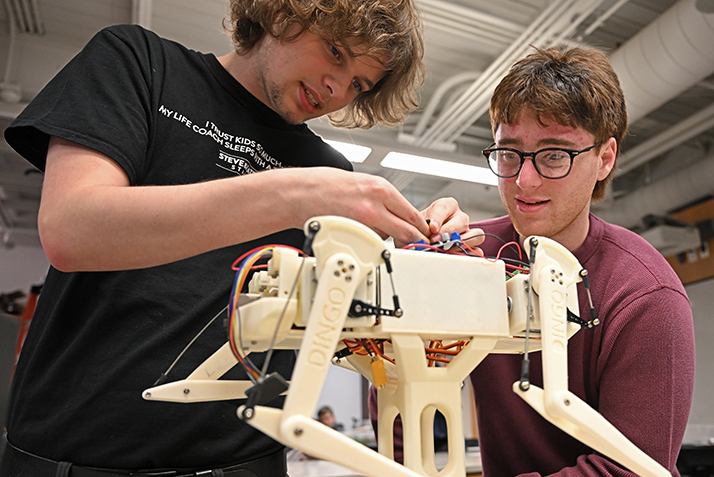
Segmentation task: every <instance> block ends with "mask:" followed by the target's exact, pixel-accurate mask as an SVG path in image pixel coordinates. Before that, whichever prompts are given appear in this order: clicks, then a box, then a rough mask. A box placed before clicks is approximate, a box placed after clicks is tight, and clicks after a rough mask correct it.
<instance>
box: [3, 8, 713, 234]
mask: <svg viewBox="0 0 714 477" xmlns="http://www.w3.org/2000/svg"><path fill="white" fill-rule="evenodd" d="M3 1H4V5H3V6H2V7H0V73H2V74H3V78H2V80H1V82H0V83H1V84H0V129H4V128H5V127H6V126H7V125H8V124H9V122H10V121H11V120H12V119H13V118H14V117H15V116H16V115H17V114H18V113H19V112H20V111H21V110H22V108H23V107H24V105H25V104H27V102H29V101H30V100H31V99H32V98H33V97H34V95H35V94H36V93H37V92H38V91H39V90H40V89H41V88H42V87H43V86H44V85H45V84H46V83H47V81H49V79H50V78H51V77H52V76H54V75H55V74H56V73H57V72H58V71H59V69H60V68H61V67H62V66H63V65H64V64H66V63H67V62H68V61H69V60H70V59H71V58H72V56H74V55H75V54H76V53H77V52H78V51H79V50H80V49H81V48H82V46H83V45H84V44H85V43H86V42H87V41H88V40H89V39H90V38H91V36H92V35H93V34H94V33H96V32H97V31H98V30H99V29H101V28H102V27H104V26H107V25H111V24H116V23H129V22H134V23H140V24H142V25H144V26H146V27H148V28H150V29H152V30H154V31H156V32H157V33H158V34H160V35H162V36H164V37H167V38H170V39H173V40H177V41H179V42H180V43H183V44H184V45H186V46H188V47H189V48H192V49H196V50H199V51H204V52H212V53H215V54H217V55H221V54H225V53H226V52H228V51H230V49H231V45H230V43H229V41H228V39H227V37H226V36H225V35H224V34H223V32H222V19H223V16H224V15H225V12H226V5H227V1H225V0H133V1H132V0H3ZM416 3H417V5H418V6H419V7H420V9H421V12H422V17H423V21H424V33H425V39H426V51H425V60H426V66H427V77H426V82H425V84H424V87H423V89H422V91H421V106H420V108H419V109H418V110H417V111H416V112H414V113H413V114H412V115H410V116H409V118H408V120H407V121H406V123H405V124H403V125H402V126H400V127H398V128H384V127H376V128H373V129H372V130H369V131H360V130H351V131H343V130H338V129H335V128H332V127H331V126H330V125H329V124H328V123H327V121H325V120H315V121H312V122H311V127H312V128H313V129H314V130H315V131H316V132H317V133H318V134H321V135H322V136H324V137H325V138H326V139H334V140H341V141H347V142H354V143H357V144H364V145H367V146H370V147H371V148H372V153H371V155H370V156H369V157H368V158H367V159H366V160H365V161H364V162H363V163H360V164H356V165H355V168H356V169H357V170H358V171H362V172H369V173H372V174H378V175H381V176H384V177H386V178H387V179H388V180H389V181H391V182H392V183H393V184H394V185H395V186H396V187H397V188H398V189H399V190H401V191H402V193H403V194H404V195H405V196H406V197H407V198H408V199H409V200H410V201H411V202H412V203H413V204H414V205H415V206H416V207H419V208H422V207H425V206H427V205H428V204H429V203H430V202H431V201H433V200H434V199H436V198H438V197H444V196H453V197H455V198H457V199H458V200H459V202H460V204H461V206H462V208H463V209H464V210H466V211H467V212H468V213H469V214H470V215H471V217H472V218H473V219H474V220H478V219H483V218H488V217H493V216H496V215H500V214H502V213H503V208H502V206H501V202H500V199H499V196H498V191H497V190H496V188H495V187H493V186H487V185H482V184H476V183H470V182H465V181H461V180H451V179H444V178H439V177H436V176H432V175H424V174H417V173H411V172H403V171H397V170H394V169H386V168H383V167H381V166H380V161H381V160H382V158H383V157H384V155H385V154H386V153H387V152H389V151H399V152H405V153H411V154H416V155H420V156H428V157H433V158H440V159H445V160H449V161H454V162H460V163H465V164H472V165H478V166H486V163H485V159H484V158H483V157H482V156H481V155H480V152H479V151H480V150H481V149H482V148H485V147H488V146H489V145H490V144H491V142H492V138H491V132H490V128H489V121H488V100H489V98H490V95H491V92H492V91H493V88H494V87H495V85H496V84H497V82H498V81H499V80H500V78H501V77H502V76H503V75H504V74H505V71H506V69H507V68H508V66H510V64H512V63H513V61H514V60H515V59H517V58H520V57H522V56H524V55H525V54H527V53H528V52H529V51H530V50H531V47H530V46H529V45H535V46H539V47H543V46H550V45H556V44H567V45H572V46H575V45H581V46H588V47H594V48H598V49H601V50H603V51H604V52H606V53H607V54H608V55H610V57H611V60H612V63H613V66H614V67H615V70H616V71H617V72H618V75H619V76H620V79H621V82H622V86H623V90H624V91H625V95H626V98H627V103H628V111H629V115H630V118H631V123H630V134H629V136H628V138H627V139H626V141H625V143H624V144H623V148H622V152H623V154H622V156H621V158H620V162H619V167H620V170H619V171H618V174H617V176H616V178H615V180H614V181H613V184H612V187H611V190H610V192H609V198H608V199H607V200H605V201H602V202H599V203H596V204H594V206H593V210H594V211H595V212H596V213H597V214H598V215H600V216H601V217H603V218H605V219H606V220H609V221H611V222H614V223H617V224H620V225H622V226H625V227H628V228H631V229H638V228H639V227H642V225H643V218H644V217H645V216H646V215H648V214H654V215H658V216H666V215H668V214H670V213H673V212H676V211H678V210H681V209H683V208H686V207H688V206H690V205H692V204H694V203H697V202H700V201H703V200H706V199H707V198H710V197H712V196H714V47H713V46H714V0H696V1H695V0H680V1H675V0H499V1H493V0H458V1H456V0H455V1H444V0H416ZM11 9H12V11H13V12H22V16H23V17H25V18H26V20H25V21H23V22H22V23H21V22H17V23H16V24H15V26H14V30H15V33H14V34H12V33H11V25H10V23H9V21H8V19H9V12H10V11H11ZM41 183H42V175H41V174H40V173H38V172H37V171H35V170H34V169H33V168H32V167H31V166H30V165H29V164H28V163H26V162H25V161H24V160H22V159H21V158H20V157H19V156H17V155H16V154H15V153H14V152H13V151H12V150H11V149H10V148H9V146H8V145H7V144H6V143H5V142H4V141H0V233H1V234H2V235H1V236H0V244H1V245H2V246H5V247H11V246H13V245H18V244H21V245H39V240H38V239H37V226H36V220H37V209H38V205H39V196H40V190H41Z"/></svg>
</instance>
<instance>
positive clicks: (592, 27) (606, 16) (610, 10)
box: [578, 0, 630, 40]
mask: <svg viewBox="0 0 714 477" xmlns="http://www.w3.org/2000/svg"><path fill="white" fill-rule="evenodd" d="M629 1H630V0H618V1H617V2H615V3H614V4H613V5H612V6H611V7H610V8H608V9H607V11H606V12H605V13H603V14H602V15H600V16H599V17H597V18H596V19H595V21H594V22H592V23H591V24H590V26H588V27H587V28H586V29H585V31H584V32H583V33H582V35H578V39H579V40H582V39H583V38H585V37H586V36H588V35H590V34H591V33H592V32H594V31H595V30H597V29H598V28H600V25H602V24H603V23H605V22H606V21H607V20H608V19H609V18H610V17H611V16H613V15H614V14H615V12H617V11H618V10H619V9H620V7H622V6H623V5H624V4H626V3H627V2H629Z"/></svg>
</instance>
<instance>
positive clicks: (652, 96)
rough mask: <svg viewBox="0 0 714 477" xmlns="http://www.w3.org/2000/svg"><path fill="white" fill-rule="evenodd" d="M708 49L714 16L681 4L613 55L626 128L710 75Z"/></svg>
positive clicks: (712, 56) (713, 40)
mask: <svg viewBox="0 0 714 477" xmlns="http://www.w3.org/2000/svg"><path fill="white" fill-rule="evenodd" d="M712 45H714V14H711V13H704V12H702V11H699V10H698V9H697V7H696V4H695V1H694V0H680V1H679V2H677V3H676V4H674V5H673V6H672V7H670V9H669V10H667V11H666V12H664V13H663V14H662V15H661V16H660V17H659V18H657V19H656V20H655V21H653V22H652V23H651V24H650V25H648V26H647V27H646V28H644V29H643V30H641V31H640V32H639V33H638V34H636V35H635V36H634V37H632V38H631V39H630V40H629V41H627V43H625V44H624V45H622V47H620V48H619V49H618V50H617V51H615V52H614V53H613V54H612V56H611V58H610V62H611V64H612V67H613V69H614V70H615V71H616V72H617V75H618V77H619V78H620V84H621V86H622V90H623V92H624V93H625V102H626V104H627V114H628V118H629V121H630V123H634V122H635V121H637V120H638V119H640V118H642V117H644V116H646V115H647V114H648V113H650V112H652V111H653V110H655V109H657V108H658V107H660V106H661V105H663V104H664V103H666V102H667V101H669V100H671V99H672V98H674V97H676V96H677V95H679V94H680V93H682V92H683V91H684V90H686V89H687V88H690V87H692V86H694V85H695V84H697V83H699V82H700V81H702V80H704V79H705V78H706V77H708V76H710V75H711V74H712V73H714V48H713V47H712Z"/></svg>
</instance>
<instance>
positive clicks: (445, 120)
mask: <svg viewBox="0 0 714 477" xmlns="http://www.w3.org/2000/svg"><path fill="white" fill-rule="evenodd" d="M602 2H603V0H591V1H590V2H587V3H583V2H575V3H573V2H570V1H563V2H554V3H551V4H550V5H549V6H548V8H546V10H544V11H543V12H542V13H541V15H539V17H538V18H537V19H536V20H535V21H534V22H533V23H532V24H531V25H530V26H529V28H528V29H526V31H524V32H523V34H522V35H521V37H519V38H518V39H517V40H516V41H515V42H514V43H512V44H511V46H510V47H509V48H508V49H507V50H506V51H504V52H503V53H502V54H501V55H500V56H499V58H498V59H497V60H496V61H494V62H493V63H492V64H491V66H489V68H488V69H487V70H486V72H484V74H483V75H482V76H481V77H480V78H479V79H478V80H476V81H475V82H474V84H473V85H472V87H471V88H469V90H467V91H466V92H465V93H464V95H463V96H462V98H460V100H459V101H458V102H457V104H455V105H454V106H453V107H451V108H447V109H446V110H445V111H444V112H442V114H441V115H440V116H439V118H437V121H435V122H434V124H433V125H432V126H431V127H430V128H429V129H428V130H427V131H426V132H425V133H424V134H423V135H422V137H421V138H420V139H419V140H417V145H419V146H422V147H432V146H433V145H434V144H439V143H449V142H453V141H455V140H456V139H457V138H458V137H459V136H460V135H461V134H463V132H464V131H465V130H466V129H467V128H468V127H469V126H470V125H471V124H473V123H474V122H475V121H477V120H478V119H479V118H480V117H481V116H483V115H484V114H485V113H486V112H487V111H488V104H489V101H490V98H491V95H492V93H493V89H494V88H495V86H496V84H497V83H498V82H499V81H500V80H501V78H502V77H503V76H504V75H505V74H506V72H507V71H508V69H509V68H510V67H511V64H512V63H513V61H514V60H515V59H517V58H520V57H522V56H523V55H524V54H525V53H526V52H527V50H528V49H529V48H530V45H535V46H544V45H547V44H549V43H554V44H557V43H559V42H560V41H562V39H563V38H566V37H568V36H569V35H571V34H572V33H573V32H574V31H575V29H576V28H577V26H578V25H579V24H580V23H582V21H584V20H585V18H587V16H588V15H589V14H590V13H592V12H593V11H595V9H596V8H597V7H598V6H599V5H600V4H601V3H602ZM573 18H575V19H574V20H573ZM556 33H557V35H558V36H557V37H556V39H555V40H553V38H552V35H553V34H556Z"/></svg>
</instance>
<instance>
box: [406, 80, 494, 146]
mask: <svg viewBox="0 0 714 477" xmlns="http://www.w3.org/2000/svg"><path fill="white" fill-rule="evenodd" d="M481 74H482V73H481V72H477V71H468V72H465V73H459V74H456V75H454V76H452V77H451V78H448V79H446V80H445V81H443V82H441V83H440V84H439V86H437V88H436V90H434V93H433V94H432V95H431V97H430V98H429V102H428V103H427V104H426V107H425V108H424V112H423V113H422V115H421V116H420V117H419V122H418V123H417V125H416V126H415V127H414V131H412V133H411V134H400V135H399V136H400V140H401V139H402V138H403V139H404V141H405V142H413V140H410V139H409V138H408V136H420V135H421V134H422V133H423V132H424V130H425V129H426V127H427V125H428V124H429V119H431V117H432V116H433V115H434V113H435V112H436V108H437V107H438V106H439V104H440V103H441V100H442V98H443V97H444V95H445V94H446V93H447V92H448V91H450V90H451V89H452V88H454V87H456V86H458V85H460V84H462V83H466V82H469V81H474V80H475V79H477V78H478V77H479V76H481Z"/></svg>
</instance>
